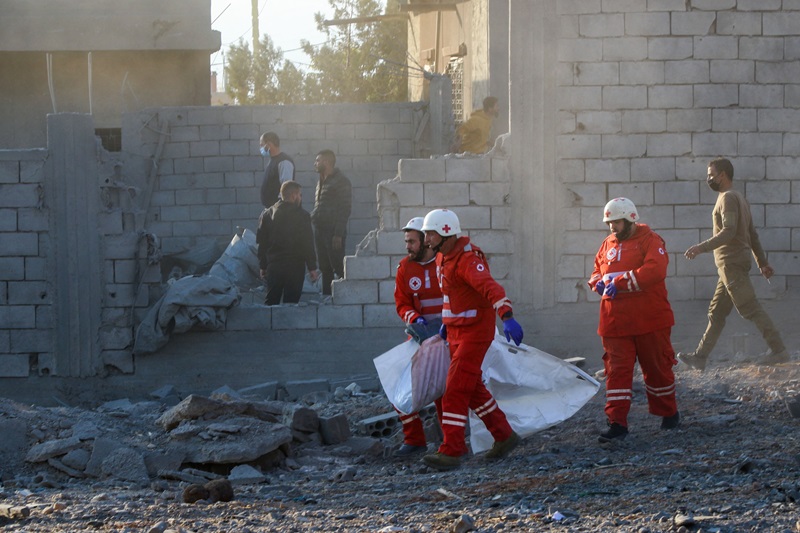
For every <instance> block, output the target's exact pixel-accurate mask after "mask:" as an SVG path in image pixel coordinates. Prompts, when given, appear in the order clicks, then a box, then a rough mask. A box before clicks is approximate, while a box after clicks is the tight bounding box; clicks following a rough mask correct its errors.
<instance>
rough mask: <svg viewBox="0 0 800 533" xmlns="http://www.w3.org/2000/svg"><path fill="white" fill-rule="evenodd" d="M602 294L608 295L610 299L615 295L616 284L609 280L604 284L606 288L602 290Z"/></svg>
mask: <svg viewBox="0 0 800 533" xmlns="http://www.w3.org/2000/svg"><path fill="white" fill-rule="evenodd" d="M603 295H605V296H608V297H609V298H611V299H612V300H613V299H614V297H615V296H616V295H617V286H616V285H614V282H613V281H611V282H609V283H608V285H606V290H605V291H604V292H603Z"/></svg>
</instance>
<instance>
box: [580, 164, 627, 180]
mask: <svg viewBox="0 0 800 533" xmlns="http://www.w3.org/2000/svg"><path fill="white" fill-rule="evenodd" d="M630 179H631V170H630V161H629V160H628V159H590V160H587V161H586V181H587V183H588V182H617V181H630Z"/></svg>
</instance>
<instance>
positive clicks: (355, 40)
mask: <svg viewBox="0 0 800 533" xmlns="http://www.w3.org/2000/svg"><path fill="white" fill-rule="evenodd" d="M328 3H329V4H330V6H331V7H332V8H333V16H332V17H331V18H332V19H338V20H342V19H354V18H358V19H364V18H367V17H378V16H380V15H382V14H390V13H398V12H399V5H398V0H388V1H387V5H386V10H385V11H383V10H382V6H381V3H380V2H378V1H376V0H328ZM315 20H316V22H317V27H318V28H319V30H320V31H321V32H324V33H325V34H326V35H327V37H328V40H327V42H326V43H325V44H324V45H322V46H319V47H315V46H313V45H312V44H311V43H309V42H308V41H305V40H304V41H301V44H302V46H303V51H304V52H305V53H306V54H308V56H309V57H310V58H311V70H310V72H309V73H307V74H306V80H305V82H306V96H307V99H308V101H311V102H319V103H331V102H395V101H403V100H405V99H406V97H407V94H408V93H407V90H408V82H407V76H406V70H405V68H404V65H405V59H406V50H407V42H406V41H407V33H406V31H407V30H406V21H405V20H403V19H402V18H398V19H396V20H392V19H383V20H378V21H370V22H354V23H349V24H342V25H337V26H326V25H324V24H323V22H324V17H323V15H322V13H316V14H315Z"/></svg>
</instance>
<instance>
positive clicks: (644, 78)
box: [619, 61, 672, 85]
mask: <svg viewBox="0 0 800 533" xmlns="http://www.w3.org/2000/svg"><path fill="white" fill-rule="evenodd" d="M619 79H620V83H621V84H622V85H657V84H661V83H664V62H663V61H623V62H621V63H620V65H619ZM670 83H672V80H671V79H670Z"/></svg>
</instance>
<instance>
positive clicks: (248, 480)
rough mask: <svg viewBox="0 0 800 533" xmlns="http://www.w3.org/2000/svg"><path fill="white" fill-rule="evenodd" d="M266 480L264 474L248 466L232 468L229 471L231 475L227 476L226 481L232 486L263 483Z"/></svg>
mask: <svg viewBox="0 0 800 533" xmlns="http://www.w3.org/2000/svg"><path fill="white" fill-rule="evenodd" d="M266 479H267V478H266V476H264V474H262V473H261V472H260V471H259V470H257V469H255V468H253V467H252V466H250V465H238V466H234V467H233V468H232V469H231V473H230V474H229V475H228V481H230V482H231V484H232V485H249V484H255V483H263V482H264V481H266Z"/></svg>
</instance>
